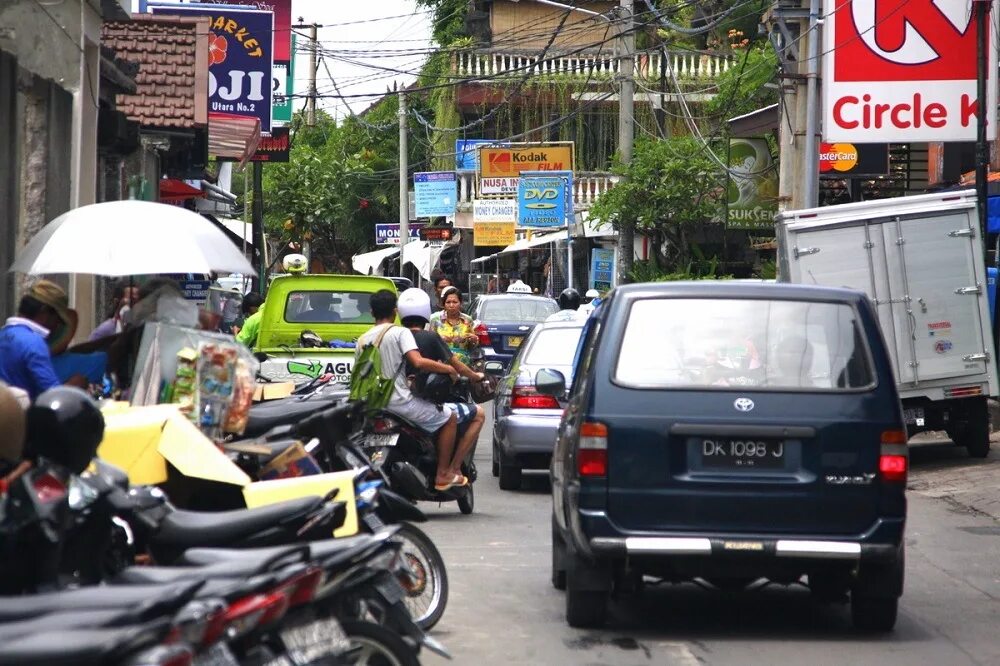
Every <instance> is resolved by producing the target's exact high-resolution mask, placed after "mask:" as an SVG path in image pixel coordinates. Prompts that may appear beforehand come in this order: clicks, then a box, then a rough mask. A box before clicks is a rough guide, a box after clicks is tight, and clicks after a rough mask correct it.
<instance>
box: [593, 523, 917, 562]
mask: <svg viewBox="0 0 1000 666" xmlns="http://www.w3.org/2000/svg"><path fill="white" fill-rule="evenodd" d="M580 513H581V514H584V515H581V516H580V518H581V523H582V524H584V525H587V526H588V527H597V526H598V525H601V526H602V527H604V530H590V529H586V528H585V529H584V533H590V534H600V532H601V531H605V530H607V528H609V527H611V523H610V521H608V519H607V517H606V516H605V515H604V514H603V512H598V511H593V512H592V511H587V512H582V511H581V512H580ZM596 514H600V515H599V516H598V515H596ZM904 523H905V521H904V519H902V518H899V519H891V518H880V519H878V520H877V521H876V522H875V523H874V524H873V525H872V527H871V528H870V529H869V530H867V531H866V532H864V533H863V534H858V535H837V536H829V535H816V534H802V535H774V534H747V533H736V534H670V535H667V534H663V533H660V534H648V533H647V534H626V535H621V534H619V535H615V536H611V535H608V536H593V537H590V538H589V539H588V541H587V544H586V546H587V548H586V549H585V550H589V551H590V553H591V555H592V556H594V557H596V558H613V559H614V558H619V557H647V556H651V557H664V558H669V557H685V558H689V557H707V558H715V557H726V558H731V557H741V556H746V557H764V558H774V559H790V560H826V561H842V562H851V561H856V562H860V561H864V562H879V561H882V562H889V561H892V560H894V559H895V558H896V556H897V554H898V550H899V544H900V543H901V542H902V538H903V527H904ZM609 531H616V530H613V528H612V530H609ZM605 534H607V532H606V531H605Z"/></svg>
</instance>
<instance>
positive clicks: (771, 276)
mask: <svg viewBox="0 0 1000 666" xmlns="http://www.w3.org/2000/svg"><path fill="white" fill-rule="evenodd" d="M755 273H756V275H757V277H759V278H760V279H762V280H775V279H777V277H778V263H777V262H776V261H775V260H774V259H766V260H764V261H762V262H760V268H758V269H757V270H756V271H755Z"/></svg>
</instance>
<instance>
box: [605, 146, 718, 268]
mask: <svg viewBox="0 0 1000 666" xmlns="http://www.w3.org/2000/svg"><path fill="white" fill-rule="evenodd" d="M613 171H614V172H615V173H616V174H618V175H619V176H622V177H623V178H622V181H621V182H619V183H618V184H617V185H616V186H615V187H613V188H611V189H610V190H609V191H607V192H606V193H604V194H603V195H601V197H600V198H599V199H598V200H597V201H596V202H595V203H594V205H593V207H592V208H591V209H590V218H591V219H592V220H598V221H601V222H610V223H612V224H613V225H614V226H615V227H616V228H622V227H626V226H630V227H632V228H633V229H636V230H639V231H641V232H643V233H644V234H646V235H648V236H649V237H650V238H651V239H652V241H653V242H652V250H653V260H654V262H655V265H656V267H657V269H658V270H660V271H661V272H664V273H667V272H684V271H690V270H691V265H692V262H694V261H703V257H701V256H700V253H699V252H698V249H697V248H696V247H695V246H694V244H693V243H692V242H691V240H690V231H691V229H692V228H693V227H695V226H697V225H701V224H705V223H707V222H711V221H712V220H714V219H717V218H718V217H719V214H720V201H721V197H722V195H723V192H724V183H725V180H724V177H723V174H721V173H720V171H719V169H718V168H717V167H716V165H715V164H714V163H713V162H712V161H711V160H710V158H709V157H708V155H707V153H706V151H705V150H704V147H703V146H702V144H701V143H700V142H699V141H697V140H696V139H694V138H693V137H687V136H680V137H672V138H670V139H667V140H665V141H651V140H644V141H639V142H637V143H636V146H635V151H634V153H633V158H632V163H631V164H630V165H628V166H623V165H621V164H620V163H618V164H616V165H615V167H614V169H613ZM713 270H714V269H713Z"/></svg>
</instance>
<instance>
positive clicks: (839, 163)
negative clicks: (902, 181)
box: [819, 143, 889, 178]
mask: <svg viewBox="0 0 1000 666" xmlns="http://www.w3.org/2000/svg"><path fill="white" fill-rule="evenodd" d="M888 172H889V146H888V144H885V143H859V144H855V143H821V144H819V174H820V177H822V178H847V177H852V176H853V177H858V176H880V175H883V174H886V173H888Z"/></svg>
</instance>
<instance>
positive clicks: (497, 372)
mask: <svg viewBox="0 0 1000 666" xmlns="http://www.w3.org/2000/svg"><path fill="white" fill-rule="evenodd" d="M483 371H484V372H485V373H486V374H487V375H493V376H494V377H502V376H503V372H504V371H503V363H501V362H500V361H488V362H487V363H486V366H485V367H484V368H483Z"/></svg>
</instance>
